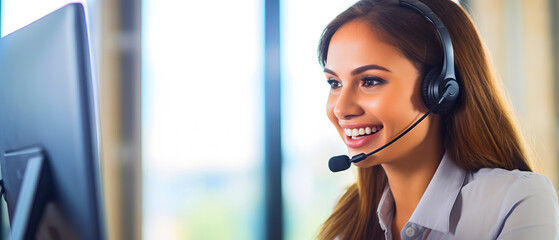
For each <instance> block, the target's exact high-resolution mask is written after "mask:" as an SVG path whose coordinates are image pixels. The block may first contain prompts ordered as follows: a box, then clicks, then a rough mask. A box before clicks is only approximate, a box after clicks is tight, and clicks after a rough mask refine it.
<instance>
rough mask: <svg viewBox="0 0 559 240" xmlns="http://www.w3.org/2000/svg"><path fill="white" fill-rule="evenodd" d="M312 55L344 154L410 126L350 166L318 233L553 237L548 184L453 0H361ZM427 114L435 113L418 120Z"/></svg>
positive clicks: (556, 219) (555, 225)
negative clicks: (349, 180)
mask: <svg viewBox="0 0 559 240" xmlns="http://www.w3.org/2000/svg"><path fill="white" fill-rule="evenodd" d="M435 14H436V15H435ZM437 15H438V16H437ZM439 17H440V19H439ZM443 24H444V25H443ZM433 25H436V28H435V27H433ZM458 26H460V27H458ZM319 58H320V61H321V63H322V65H323V67H324V72H325V75H326V79H327V82H328V84H329V85H330V93H329V96H328V102H327V107H326V108H327V113H328V118H329V119H330V121H331V122H332V124H333V125H334V127H335V128H336V129H337V131H338V134H339V135H340V137H341V138H342V139H343V141H344V143H345V145H346V146H347V149H348V152H349V154H350V155H356V154H359V153H363V152H371V151H374V150H375V149H379V148H383V145H384V144H386V143H387V142H390V141H391V140H392V139H394V138H395V137H396V136H398V135H399V134H401V133H402V132H404V133H406V132H407V131H408V130H406V129H411V128H410V126H413V127H415V128H413V130H411V131H410V132H409V133H408V134H406V135H404V136H403V137H402V138H400V139H398V141H395V142H394V144H392V145H390V146H389V147H387V148H386V149H385V150H383V151H380V152H378V153H376V154H373V155H370V156H368V157H367V158H366V159H363V160H362V161H359V162H357V163H355V165H356V166H357V167H359V168H358V176H357V182H356V183H355V184H353V185H351V186H350V187H349V188H348V189H347V191H346V192H345V193H344V195H343V196H342V197H341V199H340V200H339V202H338V204H337V206H336V208H335V209H334V212H333V213H332V215H331V216H330V217H329V218H328V219H327V220H326V222H325V223H324V225H323V228H322V230H321V232H320V234H319V238H320V239H334V238H336V239H382V238H385V239H417V238H421V239H443V238H445V239H446V238H459V239H497V238H499V239H507V238H521V239H527V238H537V239H552V238H557V237H558V236H559V214H558V213H559V207H558V204H557V195H556V193H555V190H554V188H553V185H552V184H551V182H550V181H549V179H547V178H546V177H544V176H542V175H539V174H536V173H533V172H531V168H530V167H529V164H528V163H529V162H530V159H529V156H528V154H527V153H526V147H525V144H524V142H523V140H522V137H521V136H520V134H519V133H518V130H517V127H516V125H515V124H514V120H513V117H512V114H511V113H510V110H509V107H508V106H507V104H505V101H504V97H503V96H502V94H501V90H500V89H499V88H498V87H496V86H497V85H498V84H497V82H496V81H497V80H496V78H495V77H493V76H492V74H491V72H492V71H491V70H490V68H489V64H488V61H487V59H486V55H485V52H484V50H483V46H482V43H481V41H480V38H479V36H478V34H477V30H476V29H475V27H474V25H473V24H472V22H471V20H470V18H469V16H468V15H467V14H466V13H465V11H464V10H463V9H462V8H461V7H460V6H458V5H457V4H455V3H453V2H451V1H446V0H445V1H440V0H423V1H418V0H410V1H408V0H400V1H399V2H398V1H383V0H362V1H359V2H357V3H356V4H355V5H353V6H352V7H350V8H349V9H347V10H346V11H344V12H343V13H341V14H340V15H338V17H336V18H335V19H334V20H333V21H332V22H331V23H330V24H329V25H328V26H327V27H326V29H325V31H324V33H323V35H322V39H321V41H320V44H319ZM455 68H456V75H455V74H454V70H455ZM458 86H459V88H460V91H458V89H459V88H458ZM437 107H440V108H439V109H437ZM430 110H433V113H437V114H431V115H428V116H427V114H428V113H430V112H431V111H430ZM422 116H426V117H425V121H423V122H421V123H420V124H417V125H416V124H415V123H418V122H419V120H418V119H423V117H422ZM414 122H415V123H414ZM369 129H370V130H369ZM379 129H380V130H379ZM373 130H375V131H373ZM352 161H353V160H352ZM354 162H356V161H354ZM482 219H483V221H482ZM473 230H475V231H473Z"/></svg>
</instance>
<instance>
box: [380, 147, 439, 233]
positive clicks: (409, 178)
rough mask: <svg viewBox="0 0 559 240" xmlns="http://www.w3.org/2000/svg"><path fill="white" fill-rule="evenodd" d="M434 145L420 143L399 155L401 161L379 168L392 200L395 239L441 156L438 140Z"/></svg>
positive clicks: (431, 176)
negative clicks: (385, 178) (388, 186)
mask: <svg viewBox="0 0 559 240" xmlns="http://www.w3.org/2000/svg"><path fill="white" fill-rule="evenodd" d="M435 143H436V144H433V142H430V141H424V144H420V146H418V147H416V148H415V149H414V150H412V151H410V152H409V153H408V154H406V155H405V156H402V159H400V160H397V161H392V162H391V163H387V164H383V165H382V167H383V168H384V170H385V172H386V176H387V178H388V184H389V185H390V190H391V191H392V195H393V197H394V209H395V211H394V218H393V222H392V231H393V233H397V236H398V237H399V236H400V234H399V233H400V232H401V230H402V228H403V227H404V226H405V224H406V223H407V222H408V220H409V218H410V217H411V215H412V214H413V212H414V211H415V208H416V207H417V205H418V204H419V201H420V200H421V197H422V196H423V193H424V192H425V190H426V189H427V186H428V185H429V182H430V181H431V179H432V178H433V175H434V174H435V172H436V170H437V167H438V166H439V163H440V161H441V159H442V156H443V154H444V150H443V148H442V144H439V142H438V141H435Z"/></svg>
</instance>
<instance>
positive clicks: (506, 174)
mask: <svg viewBox="0 0 559 240" xmlns="http://www.w3.org/2000/svg"><path fill="white" fill-rule="evenodd" d="M465 181H466V182H465V184H464V188H465V189H468V188H486V189H487V190H489V191H493V192H494V194H501V195H502V196H503V197H504V198H505V199H503V200H506V199H511V200H514V199H516V200H521V199H523V198H526V197H529V196H534V195H544V196H548V197H550V198H552V199H554V200H555V201H557V194H556V192H555V188H554V187H553V184H552V183H551V181H550V180H549V179H548V178H547V177H546V176H544V175H540V174H537V173H534V172H527V171H519V170H512V171H511V170H506V169H500V168H483V169H480V170H478V171H476V172H472V173H471V174H469V176H468V177H467V179H466V180H465ZM478 190H479V189H478ZM494 194H493V195H494Z"/></svg>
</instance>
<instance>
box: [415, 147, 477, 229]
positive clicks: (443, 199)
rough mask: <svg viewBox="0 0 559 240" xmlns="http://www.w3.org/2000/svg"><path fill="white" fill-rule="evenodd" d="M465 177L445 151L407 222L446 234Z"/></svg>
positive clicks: (464, 172) (463, 171)
mask: <svg viewBox="0 0 559 240" xmlns="http://www.w3.org/2000/svg"><path fill="white" fill-rule="evenodd" d="M465 177H466V171H465V170H463V169H461V168H460V167H458V166H457V165H456V163H455V162H454V159H453V157H452V156H451V154H450V153H449V152H448V151H447V152H446V153H445V154H444V156H443V159H442V160H441V163H440V164H439V167H438V168H437V171H436V172H435V175H433V178H432V179H431V182H429V186H427V189H426V190H425V193H423V196H422V197H421V200H420V201H419V204H417V207H416V208H415V211H414V212H413V214H412V216H411V217H410V220H409V222H413V223H416V224H419V225H421V226H424V227H427V228H430V229H433V230H436V231H439V232H443V233H447V232H448V231H449V225H450V213H451V211H452V207H453V206H454V203H455V202H456V198H457V197H458V194H459V193H460V191H461V189H462V185H463V184H464V179H465Z"/></svg>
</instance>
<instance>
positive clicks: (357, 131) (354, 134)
mask: <svg viewBox="0 0 559 240" xmlns="http://www.w3.org/2000/svg"><path fill="white" fill-rule="evenodd" d="M382 127H383V126H382V125H380V126H372V127H365V128H344V132H345V135H346V136H348V137H349V138H351V139H360V138H362V137H364V136H367V135H371V134H375V133H376V132H378V131H380V130H381V129H382Z"/></svg>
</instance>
